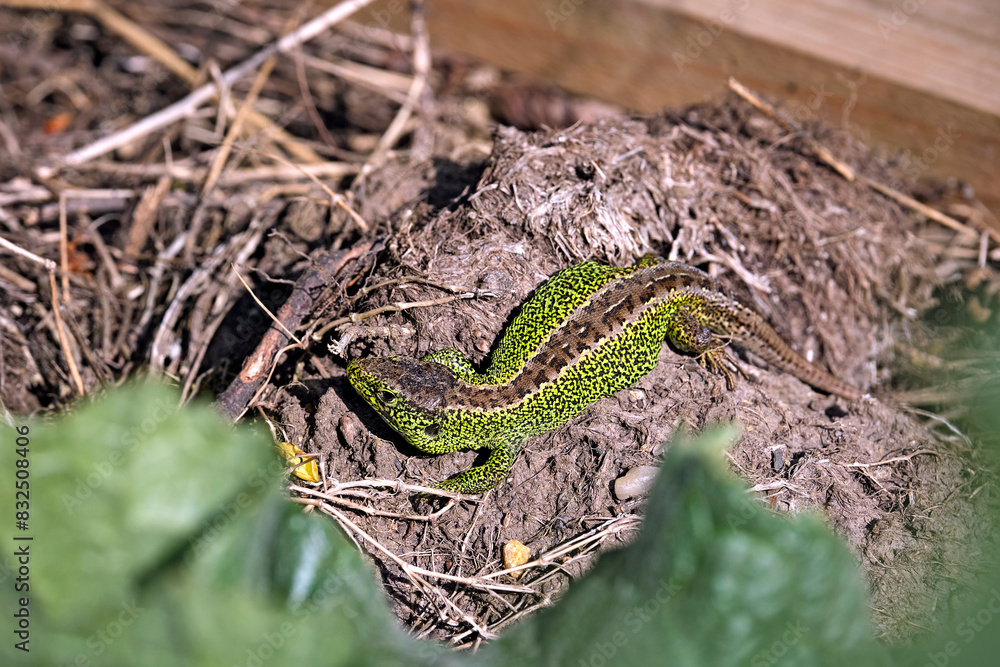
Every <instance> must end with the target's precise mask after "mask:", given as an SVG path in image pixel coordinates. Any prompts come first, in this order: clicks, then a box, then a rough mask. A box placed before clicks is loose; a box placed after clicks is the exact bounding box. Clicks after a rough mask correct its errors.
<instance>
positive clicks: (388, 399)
mask: <svg viewBox="0 0 1000 667" xmlns="http://www.w3.org/2000/svg"><path fill="white" fill-rule="evenodd" d="M375 397H376V398H377V399H378V400H379V403H382V404H383V405H392V404H393V403H395V402H396V399H397V398H398V396H396V394H395V392H391V391H389V390H388V389H382V390H380V391H379V392H378V393H377V394H375Z"/></svg>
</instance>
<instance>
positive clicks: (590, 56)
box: [355, 0, 1000, 215]
mask: <svg viewBox="0 0 1000 667" xmlns="http://www.w3.org/2000/svg"><path fill="white" fill-rule="evenodd" d="M428 5H429V14H428V22H429V27H430V32H431V41H432V44H433V45H434V46H435V47H436V48H443V49H450V50H456V51H460V52H464V53H467V54H469V55H472V56H474V57H476V58H479V59H482V60H484V61H487V62H491V63H494V64H496V65H499V66H501V67H504V68H507V69H512V70H515V71H520V72H524V73H526V74H529V75H531V76H534V77H538V78H541V79H546V80H551V81H553V82H555V83H557V84H559V85H561V86H563V87H565V88H567V89H569V90H572V91H574V92H578V93H581V94H585V95H589V96H594V97H597V98H601V99H604V100H607V101H610V102H614V103H616V104H620V105H623V106H626V107H629V108H632V109H636V110H639V111H655V110H657V109H660V108H662V107H677V106H682V105H686V104H691V103H694V102H698V101H702V100H705V99H708V98H711V97H713V96H719V95H721V94H724V91H725V89H726V81H727V79H728V78H729V77H730V76H734V77H736V78H737V79H739V80H740V81H741V82H743V83H744V84H745V85H747V86H749V87H750V88H752V89H755V90H757V91H759V92H761V93H765V94H770V95H773V96H775V97H776V98H778V99H780V100H783V101H784V103H785V108H786V110H790V111H791V113H792V114H793V116H795V117H796V118H798V119H800V120H809V119H822V120H825V121H826V122H828V123H831V124H833V125H834V126H836V127H842V128H845V129H847V130H849V131H850V132H851V133H852V134H854V135H856V136H858V137H860V138H862V139H863V140H865V141H866V142H867V143H869V144H870V145H872V146H873V147H875V148H878V149H883V150H885V151H886V152H889V153H890V154H897V153H899V152H900V151H902V154H901V155H902V159H903V162H904V164H905V167H904V172H905V173H907V174H908V175H910V176H915V177H921V176H928V177H934V178H939V179H945V178H949V177H957V178H959V179H961V180H964V181H967V182H968V183H969V184H971V185H972V186H973V187H974V188H975V190H976V193H977V195H978V196H979V197H980V198H981V199H982V200H983V201H984V202H985V203H986V204H987V206H989V207H991V209H992V210H993V212H994V213H995V214H998V215H1000V173H998V171H1000V170H998V169H997V164H998V163H1000V7H998V6H997V4H996V3H995V1H994V0H959V1H957V2H951V3H931V2H928V1H927V0H898V1H896V2H891V1H889V0H800V1H798V2H786V1H783V0H729V1H728V2H727V1H725V0H606V1H601V0H549V1H547V2H546V1H544V0H543V1H542V2H533V1H530V0H506V1H505V2H495V1H492V0H429V3H428ZM355 18H356V19H357V20H359V21H360V22H362V23H366V24H369V25H380V24H388V25H390V26H391V27H393V28H394V29H398V30H403V31H405V30H407V16H406V10H405V3H402V2H400V0H388V1H387V2H383V3H382V4H380V5H376V6H373V7H372V8H370V9H368V10H364V11H362V12H359V13H358V14H357V15H356V16H355Z"/></svg>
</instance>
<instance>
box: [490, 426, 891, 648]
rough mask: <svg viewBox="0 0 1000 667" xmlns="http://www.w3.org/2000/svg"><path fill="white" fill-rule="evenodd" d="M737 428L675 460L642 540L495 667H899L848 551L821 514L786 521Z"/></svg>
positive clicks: (511, 642) (527, 632) (526, 632)
mask: <svg viewBox="0 0 1000 667" xmlns="http://www.w3.org/2000/svg"><path fill="white" fill-rule="evenodd" d="M732 438H733V433H732V431H731V430H716V431H714V432H711V433H708V434H706V435H704V436H702V437H701V438H699V439H698V440H697V441H695V442H693V443H685V442H682V441H679V442H677V443H676V444H675V445H674V446H673V447H672V449H671V451H670V452H669V454H668V455H667V456H666V459H665V460H664V464H663V470H662V472H661V473H660V478H659V480H658V481H657V485H656V488H655V490H654V492H653V494H652V496H651V497H650V500H649V506H648V509H647V514H646V520H645V523H644V525H643V529H642V532H641V534H640V536H639V538H638V539H637V540H636V542H635V543H634V544H633V545H631V546H630V547H629V548H627V549H623V550H621V551H618V552H615V553H611V554H608V555H606V556H604V557H603V558H602V559H601V560H600V562H599V563H598V564H597V565H596V567H595V568H594V569H593V571H591V572H590V573H589V574H588V576H587V577H585V578H584V579H582V580H581V581H580V582H578V583H577V585H575V586H573V587H572V588H570V590H569V592H568V593H567V594H566V596H565V597H563V599H562V600H560V602H559V604H557V605H555V606H554V607H551V608H549V609H546V610H544V611H542V612H540V613H539V614H537V615H536V616H535V617H534V618H532V619H531V620H530V621H528V622H525V623H522V624H521V625H519V626H518V627H516V628H514V629H513V630H512V631H511V632H509V633H507V634H506V635H505V636H503V637H501V638H500V639H499V640H498V641H496V642H494V643H492V644H490V645H488V646H486V647H485V648H484V649H483V650H482V651H481V652H480V653H479V654H478V657H479V658H480V659H482V660H483V663H484V664H491V665H506V664H513V663H514V661H515V660H517V661H526V662H527V664H532V665H567V666H572V667H602V666H604V665H618V664H620V665H665V664H669V665H749V666H750V667H767V666H769V665H837V666H838V667H842V666H843V665H844V664H855V665H856V664H863V665H871V664H879V663H885V662H887V659H888V658H887V655H886V651H885V648H884V647H883V646H881V645H880V644H878V643H877V642H876V641H875V640H874V638H873V634H872V631H871V627H870V623H869V611H868V607H867V594H866V592H865V588H864V585H863V584H862V581H861V577H860V574H859V572H858V566H857V564H856V563H855V561H854V559H853V557H852V556H851V554H850V553H849V551H848V550H847V548H846V547H845V546H844V545H843V544H842V543H841V542H840V540H839V539H837V538H836V537H835V536H834V535H833V534H832V533H831V532H830V530H829V529H828V528H827V527H826V526H825V525H824V524H823V523H822V522H821V521H820V520H819V519H818V518H816V517H814V516H809V515H800V516H795V517H787V518H785V517H778V516H775V515H774V514H772V513H770V512H768V511H766V510H765V509H764V508H763V507H762V505H761V503H760V501H759V500H758V499H757V497H756V496H751V495H748V494H747V491H746V487H745V485H744V484H741V483H739V482H737V481H736V480H735V479H734V478H733V476H732V474H731V473H729V471H728V470H727V469H726V464H725V460H724V458H723V455H722V449H723V448H725V447H726V446H728V444H729V443H730V441H731V440H732Z"/></svg>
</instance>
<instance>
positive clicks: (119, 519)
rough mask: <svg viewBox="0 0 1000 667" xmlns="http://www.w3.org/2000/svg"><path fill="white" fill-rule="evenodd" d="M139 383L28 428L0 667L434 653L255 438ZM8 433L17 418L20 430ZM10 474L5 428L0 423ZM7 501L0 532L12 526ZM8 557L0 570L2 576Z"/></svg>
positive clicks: (12, 465)
mask: <svg viewBox="0 0 1000 667" xmlns="http://www.w3.org/2000/svg"><path fill="white" fill-rule="evenodd" d="M177 400H178V398H177V395H176V392H174V391H170V390H167V389H165V388H162V387H156V386H153V385H145V386H137V387H132V388H129V389H128V390H125V391H119V392H115V393H114V394H112V395H111V396H109V397H107V398H105V399H102V400H100V401H98V402H96V403H94V404H92V405H87V406H83V407H81V408H80V409H79V410H78V411H77V412H76V413H74V414H73V415H71V416H68V417H65V418H63V419H61V420H58V421H57V422H55V423H53V424H51V425H39V424H29V425H28V426H29V430H28V437H29V438H30V446H29V450H28V451H29V454H28V459H29V462H30V464H29V468H28V470H29V471H30V484H31V491H30V493H31V495H30V502H31V507H30V517H29V524H28V526H29V527H28V530H26V531H17V536H20V537H24V536H31V537H32V538H33V540H32V541H30V542H24V543H23V544H28V545H29V548H30V568H31V570H30V590H29V591H27V592H21V593H18V592H15V591H14V590H13V586H12V584H11V581H10V579H9V578H8V580H7V581H5V582H3V586H2V587H0V600H2V601H3V603H4V613H5V615H6V617H7V618H12V616H11V615H12V614H13V613H14V612H15V611H16V610H17V609H19V608H20V605H19V604H18V600H17V598H18V597H19V596H26V597H28V598H30V605H29V611H30V619H31V624H32V625H31V630H32V635H31V637H32V638H31V641H30V644H29V648H30V649H31V652H30V654H29V653H24V652H22V651H19V650H17V649H16V648H14V647H13V644H14V642H13V641H11V640H10V639H9V637H8V639H7V640H5V641H4V642H3V643H2V644H0V662H2V663H3V664H47V665H53V664H79V665H98V664H101V665H103V664H122V665H126V664H127V665H157V666H160V665H202V664H203V665H229V664H232V665H263V664H265V663H266V664H268V665H269V666H270V665H278V666H280V665H293V664H295V665H301V664H315V663H316V660H317V658H322V660H321V662H322V664H373V665H378V664H386V665H389V664H399V662H400V660H401V659H402V657H403V656H418V655H419V656H422V657H423V659H424V660H428V661H429V660H435V659H437V657H439V656H440V655H441V654H442V652H443V650H442V649H440V648H438V647H437V646H436V645H433V644H425V645H420V644H419V643H418V642H416V641H414V640H411V639H410V638H409V637H407V636H406V634H405V633H404V632H403V631H402V630H401V629H400V628H399V627H398V625H397V623H396V622H395V620H394V619H393V618H392V616H391V614H390V612H389V610H388V607H387V605H386V602H385V599H384V597H383V595H382V593H381V592H380V591H379V589H378V587H377V586H376V585H375V582H374V577H373V576H372V573H371V571H370V570H369V569H368V567H366V566H365V564H364V563H363V561H362V559H361V557H360V555H359V554H358V553H357V550H356V548H355V547H354V546H353V545H352V544H350V543H349V542H348V541H347V540H346V538H344V536H343V535H342V534H341V533H340V531H339V529H338V528H337V527H336V526H335V525H334V523H333V522H332V521H330V520H329V519H327V518H326V517H321V516H316V515H306V514H305V513H304V512H303V509H302V507H301V506H300V505H297V504H295V503H292V502H290V501H289V500H288V498H287V495H286V494H285V493H284V492H283V491H282V490H281V488H280V484H279V479H280V476H281V474H282V472H283V471H284V469H285V466H284V463H283V461H282V460H281V459H279V458H278V456H277V454H276V453H275V451H274V448H273V446H272V445H271V444H270V442H269V439H268V438H267V437H266V436H265V435H263V434H261V433H258V432H256V431H254V430H251V429H248V428H239V429H232V428H230V427H228V426H226V425H225V424H223V422H222V421H221V420H220V419H219V417H218V415H217V414H215V411H214V410H213V409H212V408H211V407H209V406H195V407H192V408H185V409H184V410H181V411H178V410H176V409H175V406H176V405H177ZM22 428H23V425H22ZM0 438H2V442H3V446H0V470H2V471H3V474H5V475H10V476H11V477H13V475H14V471H15V470H16V469H17V468H16V465H17V464H16V460H17V458H19V457H18V454H17V452H16V448H15V447H14V443H15V438H16V434H15V433H14V432H12V431H11V430H10V429H7V428H2V429H0ZM12 495H13V494H5V498H4V500H3V501H2V505H0V510H2V512H3V516H5V517H7V519H6V520H4V521H2V522H0V535H2V537H3V540H4V543H5V544H8V545H10V544H18V543H15V542H12V538H13V537H15V535H14V534H13V533H14V531H15V528H14V522H13V520H12V518H11V517H13V516H14V514H13V513H14V508H13V507H12V505H11V501H12ZM12 551H13V550H12V549H5V550H4V553H3V557H2V558H3V564H4V566H5V568H6V571H7V572H14V573H16V566H17V563H16V562H15V561H14V560H12V558H11V553H12Z"/></svg>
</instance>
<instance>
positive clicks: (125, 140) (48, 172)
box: [39, 0, 373, 178]
mask: <svg viewBox="0 0 1000 667" xmlns="http://www.w3.org/2000/svg"><path fill="white" fill-rule="evenodd" d="M372 2H373V0H345V1H344V2H342V3H340V4H339V5H337V6H335V7H332V8H331V9H328V10H327V11H325V12H323V13H322V14H320V15H319V16H317V17H316V18H315V19H313V20H312V21H309V22H308V23H305V24H304V25H302V27H300V28H298V29H297V30H294V31H292V32H290V33H289V34H287V35H285V36H284V37H282V38H281V39H280V40H278V41H277V42H275V43H273V44H271V45H270V46H268V47H267V48H264V49H261V50H260V51H258V52H257V53H255V54H254V55H253V56H251V57H250V58H247V59H246V60H244V61H243V62H241V63H240V64H238V65H236V66H235V67H232V68H230V69H229V70H227V71H226V72H225V73H224V74H223V75H222V82H223V83H224V84H225V85H230V86H231V85H232V84H233V83H235V82H236V81H238V80H240V79H241V78H243V76H244V75H246V74H248V73H249V72H252V71H254V70H255V69H257V68H258V67H260V65H261V64H262V63H263V62H264V61H265V60H267V59H268V58H269V57H271V56H272V55H274V54H275V53H288V52H289V51H290V50H291V49H293V48H295V47H296V46H298V45H299V44H302V43H304V42H307V41H309V40H310V39H312V38H313V37H316V36H317V35H319V34H320V33H322V32H324V31H325V30H327V29H328V28H329V27H330V26H332V25H334V24H335V23H337V22H338V21H342V20H344V19H345V18H347V17H348V16H350V15H351V14H353V13H354V12H356V11H358V10H359V9H362V8H363V7H365V6H366V5H369V4H371V3H372ZM218 90H219V86H218V84H216V83H214V82H212V83H207V84H205V85H203V86H201V87H200V88H198V89H196V90H194V91H192V92H191V93H190V94H189V95H187V96H186V97H185V98H183V99H181V100H178V101H177V102H175V103H174V104H171V105H170V106H168V107H167V108H165V109H162V110H160V111H158V112H156V113H154V114H151V115H149V116H146V117H145V118H143V119H142V120H141V121H139V122H137V123H135V124H133V125H130V126H129V127H127V128H125V129H124V130H121V131H119V132H115V133H114V134H111V135H109V136H107V137H104V138H102V139H98V140H97V141H95V142H94V143H92V144H90V145H88V146H84V147H83V148H81V149H79V150H77V151H74V152H72V153H70V154H69V155H67V156H66V157H65V158H63V160H62V162H63V164H65V165H68V166H77V165H81V164H83V163H85V162H88V161H90V160H93V159H94V158H96V157H100V156H101V155H104V154H106V153H109V152H111V151H113V150H115V149H117V148H120V147H122V146H124V145H126V144H129V143H131V142H133V141H135V140H137V139H139V138H141V137H144V136H146V135H148V134H150V133H152V132H155V131H157V130H160V129H162V128H164V127H166V126H167V125H170V124H171V123H173V122H175V121H178V120H181V119H183V118H187V117H188V116H190V115H191V114H193V113H194V112H195V111H196V110H197V109H198V108H199V107H200V106H201V105H202V104H204V103H205V102H207V101H208V100H210V99H211V98H212V97H213V96H214V95H215V94H216V93H217V92H218ZM54 173H55V170H54V169H52V168H42V169H39V175H40V176H41V177H42V178H49V177H51V176H52V175H53V174H54Z"/></svg>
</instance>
